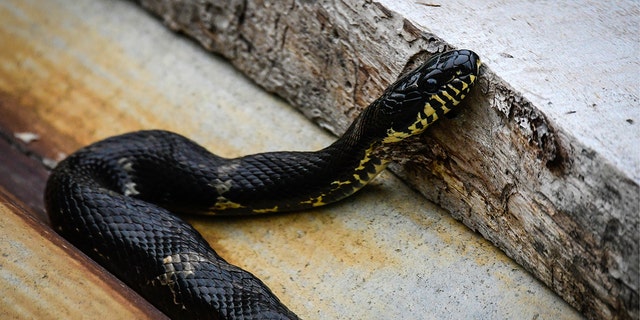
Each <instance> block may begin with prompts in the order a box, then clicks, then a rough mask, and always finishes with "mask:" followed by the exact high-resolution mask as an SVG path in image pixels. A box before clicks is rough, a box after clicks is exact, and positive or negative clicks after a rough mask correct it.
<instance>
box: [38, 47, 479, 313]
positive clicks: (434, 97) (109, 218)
mask: <svg viewBox="0 0 640 320" xmlns="http://www.w3.org/2000/svg"><path fill="white" fill-rule="evenodd" d="M479 67H480V61H479V58H478V56H477V55H476V54H475V53H473V52H471V51H468V50H458V51H450V52H446V53H443V54H439V55H436V56H434V57H433V58H431V59H430V60H429V61H427V62H426V63H424V64H423V65H421V66H420V67H419V68H417V69H416V70H414V71H412V72H410V73H408V74H406V75H405V76H404V77H402V78H401V79H399V80H398V81H396V82H395V83H393V84H392V85H391V86H389V88H387V89H386V91H384V93H383V94H382V96H381V97H380V98H378V99H377V100H375V101H374V102H373V103H371V105H369V107H367V108H366V109H364V110H363V111H362V113H361V114H360V115H359V116H358V118H357V119H356V120H355V121H354V122H353V123H352V124H351V126H350V127H349V129H348V130H347V131H346V133H345V134H344V135H343V136H342V137H341V138H339V139H338V140H337V141H336V142H335V143H333V144H331V145H330V146H328V147H326V148H324V149H322V150H319V151H315V152H269V153H261V154H255V155H249V156H244V157H240V158H235V159H225V158H222V157H219V156H216V155H214V154H212V153H210V152H208V151H207V150H205V149H204V148H203V147H201V146H199V145H197V144H196V143H195V142H193V141H191V140H189V139H187V138H185V137H183V136H180V135H178V134H175V133H171V132H167V131H159V130H155V131H138V132H133V133H128V134H124V135H120V136H116V137H112V138H108V139H106V140H103V141H100V142H97V143H94V144H92V145H90V146H87V147H85V148H82V149H80V150H79V151H77V152H75V153H74V154H72V155H71V156H69V157H68V158H66V159H65V160H64V161H62V162H61V163H60V164H59V165H58V166H57V167H56V168H55V169H54V170H53V172H52V174H51V176H50V178H49V180H48V181H47V187H46V191H45V202H46V207H47V212H48V213H49V216H50V218H51V224H52V226H53V227H54V229H55V230H56V231H57V232H58V233H60V234H61V235H62V236H63V237H65V238H66V239H68V240H69V241H70V242H71V243H72V244H74V245H75V246H76V247H78V248H79V249H80V250H82V251H83V252H85V253H86V254H87V255H89V256H90V257H91V258H92V259H94V260H96V261H97V262H98V263H100V264H101V265H103V266H104V267H105V268H106V269H108V270H109V271H110V272H112V273H113V274H115V275H116V276H117V277H118V278H120V279H121V280H123V281H124V282H125V283H127V284H128V285H129V286H130V287H132V288H133V289H134V290H136V291H137V292H139V293H140V294H141V295H142V296H143V297H145V298H146V299H147V300H149V301H150V302H151V303H153V304H154V305H155V306H156V307H158V308H159V309H160V310H162V311H163V312H165V313H166V314H167V315H169V316H170V317H172V318H179V319H187V318H193V319H196V318H202V319H295V318H297V316H296V315H295V314H294V313H293V312H291V311H290V310H289V309H288V308H287V307H285V306H284V305H282V304H281V303H280V301H279V300H278V298H276V297H275V295H274V294H273V293H271V291H270V290H269V289H268V288H267V287H266V286H265V285H264V284H263V283H262V282H261V281H260V280H259V279H257V278H256V277H254V276H253V275H252V274H250V273H249V272H247V271H244V270H242V269H240V268H238V267H236V266H233V265H230V264H228V263H227V262H226V261H224V260H223V259H222V258H221V257H219V256H218V255H217V254H216V253H215V252H214V251H213V249H211V247H210V246H209V244H208V243H207V242H206V241H205V240H204V239H203V238H202V236H201V235H200V234H199V233H198V232H197V231H196V230H195V229H194V228H193V227H191V226H190V225H189V224H187V223H186V222H184V221H183V220H182V219H181V218H179V217H177V216H176V215H174V214H172V212H176V213H200V214H225V215H235V214H252V213H254V214H255V213H267V212H276V211H278V212H281V211H292V210H302V209H305V208H310V207H315V206H320V205H324V204H327V203H331V202H335V201H338V200H340V199H342V198H344V197H347V196H349V195H351V194H353V193H354V192H356V191H357V190H358V189H360V188H362V187H363V186H364V185H365V184H367V183H368V182H369V181H370V180H371V179H372V178H373V177H375V176H376V175H377V174H378V173H379V172H380V171H381V170H383V169H384V167H385V165H386V163H387V162H388V159H387V158H386V157H385V151H386V149H387V148H388V146H390V145H391V144H394V143H396V142H398V141H400V140H402V139H404V138H406V137H409V136H412V135H416V134H419V133H421V132H423V131H424V129H425V128H426V127H427V126H428V125H429V124H431V123H432V122H434V121H436V120H437V119H438V118H439V117H441V116H443V115H444V114H445V113H447V112H448V111H449V110H450V109H452V108H453V107H454V106H455V105H457V104H458V103H459V102H460V101H461V100H462V99H463V98H464V97H465V95H466V94H467V93H468V92H469V90H470V88H471V87H472V85H473V84H474V82H475V79H476V77H477V75H478V70H479Z"/></svg>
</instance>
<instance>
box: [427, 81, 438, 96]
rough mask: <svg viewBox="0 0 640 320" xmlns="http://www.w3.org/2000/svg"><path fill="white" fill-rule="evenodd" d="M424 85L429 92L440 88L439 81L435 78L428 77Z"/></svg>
mask: <svg viewBox="0 0 640 320" xmlns="http://www.w3.org/2000/svg"><path fill="white" fill-rule="evenodd" d="M424 85H425V88H424V89H425V90H426V91H427V92H429V93H434V92H436V91H437V90H438V81H437V80H436V79H434V78H429V79H427V81H426V82H425V84H424Z"/></svg>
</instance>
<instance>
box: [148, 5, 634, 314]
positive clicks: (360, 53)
mask: <svg viewBox="0 0 640 320" xmlns="http://www.w3.org/2000/svg"><path fill="white" fill-rule="evenodd" d="M139 2H140V3H141V4H142V6H144V7H145V8H147V9H149V10H150V11H152V12H154V13H155V14H157V15H159V16H161V17H162V18H163V19H164V22H165V23H166V24H167V25H168V26H169V27H171V28H172V29H174V30H178V31H181V32H183V33H185V34H187V35H189V36H190V37H193V38H194V39H196V40H197V41H199V42H200V43H201V44H202V45H203V46H204V47H205V48H207V49H208V50H210V51H213V52H216V53H218V54H221V55H222V56H224V57H226V58H228V59H229V60H230V61H231V63H233V64H234V65H235V66H236V67H237V68H238V69H240V70H241V71H242V72H244V73H245V74H246V75H247V76H248V77H250V78H251V79H253V80H254V81H255V82H256V83H258V84H259V85H261V86H263V87H264V88H265V89H266V90H268V91H271V92H274V93H276V94H278V95H279V96H281V97H283V98H284V99H285V100H287V101H288V102H290V103H291V104H293V105H294V106H296V107H297V108H299V109H300V110H301V111H302V112H303V113H304V114H305V115H307V116H308V117H309V118H311V119H312V120H314V121H315V122H317V123H318V124H319V125H321V126H322V127H324V128H327V129H328V130H330V131H332V132H334V133H335V134H340V133H342V132H343V131H344V130H345V129H346V127H347V125H348V124H349V123H350V121H351V120H352V119H353V118H355V116H356V115H357V114H358V112H359V110H361V109H362V108H364V107H365V106H366V105H367V104H368V103H369V102H371V101H372V99H373V98H375V97H376V96H377V95H378V94H379V93H380V92H382V90H383V89H384V88H385V87H386V86H387V85H388V84H389V83H390V82H392V81H393V80H394V79H395V78H396V77H397V76H398V75H399V74H400V73H402V71H403V70H406V69H409V68H411V66H412V65H414V64H415V63H416V62H417V61H421V60H423V59H425V58H426V57H427V56H428V55H430V54H432V53H436V52H442V51H445V50H447V49H449V48H450V47H449V45H447V44H446V43H445V42H444V41H442V40H441V39H439V38H438V37H436V36H435V35H432V34H429V33H427V32H425V31H423V30H419V29H418V28H417V27H415V26H414V25H413V24H411V23H410V22H409V21H408V20H406V19H404V18H403V17H402V16H399V15H398V14H396V13H394V12H391V11H389V10H388V9H386V8H385V7H383V6H382V5H380V4H378V3H376V2H371V1H360V2H356V1H347V0H343V1H302V0H294V1H288V2H284V1H240V0H232V1H224V2H220V1H193V0H157V1H147V0H140V1H139ZM468 49H473V48H468ZM402 149H403V151H402V158H400V159H399V161H398V162H397V164H395V165H393V166H392V169H393V170H394V171H395V172H396V173H397V174H399V175H400V176H402V177H404V178H405V180H406V181H407V182H408V183H410V184H411V185H413V186H414V187H415V188H416V189H417V190H419V191H420V192H421V193H422V194H424V195H425V196H426V197H427V198H429V199H430V200H432V201H434V202H436V203H438V204H440V205H441V206H443V207H444V208H446V209H448V210H449V211H450V212H451V213H452V214H453V216H454V217H456V218H457V219H459V220H461V221H462V222H463V223H464V224H466V225H467V226H469V227H470V228H471V229H473V230H476V231H478V232H480V233H481V234H482V235H483V236H484V237H486V238H487V239H489V240H490V241H492V242H493V243H494V244H496V245H497V246H498V247H499V248H501V249H502V250H504V251H505V252H506V253H507V254H508V255H509V256H510V257H512V258H513V259H515V260H516V261H517V262H518V263H520V264H522V265H523V266H524V267H525V268H527V269H528V270H529V271H530V272H532V273H533V274H534V275H535V276H537V277H538V278H539V279H540V280H542V281H543V282H544V283H546V284H547V285H548V286H549V287H551V288H552V289H553V290H555V291H556V292H557V293H558V294H559V295H560V296H562V297H563V298H564V299H565V300H566V301H568V302H569V303H570V304H571V305H572V306H574V307H575V308H577V309H578V310H579V311H581V312H582V313H583V314H585V315H586V316H587V317H589V318H594V319H595V318H605V319H608V318H618V319H626V318H638V316H639V307H638V299H639V298H638V286H639V280H638V277H639V266H638V261H639V258H640V257H639V252H638V251H639V249H638V248H639V245H638V242H639V232H638V231H639V230H638V224H639V220H640V218H639V215H638V212H640V208H639V203H640V187H639V186H638V182H637V181H634V180H633V179H631V178H630V177H627V176H625V175H624V174H622V173H621V172H620V171H619V170H617V169H616V168H615V167H613V166H612V165H610V164H609V162H608V161H607V159H604V158H603V157H602V156H600V155H599V154H597V153H595V152H594V151H593V150H590V149H589V148H587V147H585V146H584V145H583V144H582V143H581V142H580V141H578V140H577V139H576V138H575V137H573V136H570V135H568V134H566V133H565V131H564V130H563V128H559V127H557V126H556V125H555V124H554V123H553V122H552V121H550V120H549V119H547V117H546V116H545V115H544V114H542V113H541V112H540V111H539V110H538V109H537V108H536V106H535V105H532V104H531V103H530V102H529V101H527V100H526V99H524V98H523V97H522V95H521V94H519V93H518V92H517V91H516V90H514V89H513V88H511V87H510V86H509V84H507V83H505V82H504V81H502V80H501V79H500V78H499V76H498V75H496V74H494V73H493V72H492V71H491V70H490V66H489V67H485V68H484V74H483V75H482V77H481V79H480V82H479V85H478V86H477V88H476V89H475V90H474V94H473V96H472V97H470V98H469V99H468V100H467V103H466V107H464V110H463V111H461V113H460V115H459V116H458V117H457V119H456V120H454V121H448V123H446V125H440V126H436V127H435V128H432V129H430V132H429V133H428V134H427V135H424V136H422V137H418V138H416V139H412V140H411V141H408V142H406V143H405V144H403V145H402Z"/></svg>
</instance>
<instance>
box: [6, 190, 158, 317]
mask: <svg viewBox="0 0 640 320" xmlns="http://www.w3.org/2000/svg"><path fill="white" fill-rule="evenodd" d="M0 229H1V230H2V232H1V233H0V290H2V292H3V295H2V297H1V298H0V317H2V318H3V319H45V318H51V317H55V318H64V319H86V318H93V317H94V316H97V315H103V316H106V317H108V318H110V319H166V317H165V316H164V315H163V314H162V313H161V312H159V311H158V310H157V309H156V308H154V307H153V306H151V305H150V304H149V303H147V302H146V301H145V300H144V299H142V298H141V297H140V296H139V295H138V294H137V293H135V292H133V291H132V290H131V289H129V288H127V287H125V286H124V285H123V284H122V283H121V282H120V281H118V280H117V279H115V278H114V277H113V276H111V275H110V274H108V273H107V272H106V271H105V270H104V269H102V268H101V267H99V266H98V265H97V264H95V263H94V262H92V261H91V260H89V258H87V257H86V256H84V255H82V254H78V252H77V251H75V250H73V249H70V248H71V247H70V245H69V244H68V243H66V242H65V241H64V240H62V239H61V238H60V237H58V236H57V235H56V234H55V233H53V232H52V231H51V229H50V228H49V227H48V226H46V225H44V224H43V223H42V222H41V221H40V220H37V219H34V218H33V216H31V214H30V213H27V212H26V211H25V210H24V209H23V205H22V204H20V203H19V201H16V200H15V199H14V198H13V196H11V195H10V194H9V193H7V191H6V190H4V189H3V188H2V187H0Z"/></svg>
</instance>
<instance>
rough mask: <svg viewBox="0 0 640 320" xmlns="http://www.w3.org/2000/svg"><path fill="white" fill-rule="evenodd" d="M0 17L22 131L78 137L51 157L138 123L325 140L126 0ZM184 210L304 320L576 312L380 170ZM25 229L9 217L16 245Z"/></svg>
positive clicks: (269, 142) (8, 88) (0, 8)
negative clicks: (295, 207) (321, 188)
mask: <svg viewBox="0 0 640 320" xmlns="http://www.w3.org/2000/svg"><path fill="white" fill-rule="evenodd" d="M0 17H2V18H3V24H2V26H1V27H0V37H1V38H2V39H0V40H2V41H0V43H3V47H4V48H3V50H1V51H0V92H2V94H3V95H6V96H9V97H11V98H12V99H15V100H17V101H19V102H20V107H22V108H26V109H22V110H21V111H20V112H24V113H28V114H34V115H35V116H33V118H34V119H37V121H40V122H41V123H39V122H36V123H33V124H32V127H26V128H24V131H29V132H35V133H39V132H38V131H39V130H42V128H44V127H48V128H53V131H55V132H60V135H61V136H63V137H69V139H71V140H72V142H70V143H69V144H67V145H62V144H61V145H62V147H60V150H57V151H56V150H53V151H52V153H51V154H56V153H57V152H62V153H68V152H71V151H72V147H79V146H80V145H83V144H86V143H89V142H91V141H94V140H97V139H99V138H104V137H106V136H109V135H113V134H116V133H120V132H124V131H129V130H135V129H142V128H164V129H170V130H174V131H178V132H180V133H182V134H185V135H187V136H189V137H191V138H193V139H195V140H197V141H199V142H200V143H202V144H203V145H205V146H206V147H208V148H209V149H210V150H213V151H215V152H216V153H219V154H220V155H224V156H237V155H242V154H248V153H254V152H260V151H268V150H293V149H295V150H301V149H302V150H311V149H317V148H320V147H322V146H324V145H326V144H328V143H330V142H331V141H332V140H333V139H334V138H333V137H331V136H329V135H328V134H326V133H325V132H324V131H322V130H320V129H319V128H317V127H315V126H313V125H312V124H311V123H310V122H309V121H308V120H307V119H306V118H304V117H303V116H302V115H300V114H298V113H297V112H295V111H294V110H293V109H292V108H290V107H289V106H287V105H286V104H284V103H282V102H281V101H280V100H278V99H276V98H274V97H272V96H271V95H268V94H266V93H264V92H263V91H261V90H260V89H259V88H257V87H255V86H254V85H253V84H252V83H251V81H250V80H248V79H246V78H244V77H243V76H242V75H240V74H239V73H238V72H236V71H235V70H234V69H233V68H231V67H230V66H229V65H228V64H227V63H226V62H225V61H223V60H221V59H218V58H216V57H215V56H212V55H210V54H207V53H206V52H204V51H203V50H201V49H200V48H199V47H198V46H197V45H195V44H193V43H192V42H190V41H188V40H186V39H183V38H181V37H179V36H177V35H175V34H172V33H170V32H168V31H167V29H166V28H164V27H163V26H162V25H160V23H159V22H158V21H157V20H155V19H153V18H152V17H150V16H149V15H148V14H146V13H144V12H143V11H142V10H141V9H139V8H138V7H136V6H135V5H133V4H131V3H129V2H126V1H89V0H82V1H71V0H55V1H47V2H42V1H35V0H27V1H25V0H22V1H19V0H16V1H13V0H11V1H6V2H3V3H2V4H0ZM41 137H42V138H41V139H42V140H44V141H43V142H44V143H46V140H48V139H58V138H56V137H55V135H52V136H48V135H42V133H41ZM54 151H55V152H54ZM60 156H62V155H60ZM192 221H193V222H194V225H195V226H196V227H197V228H198V229H199V230H200V231H201V232H202V233H203V234H204V236H205V237H206V238H207V239H208V240H209V241H210V243H211V244H212V246H213V247H214V248H215V249H216V250H218V251H219V253H220V254H221V255H222V256H224V257H225V258H227V259H228V260H230V261H231V262H233V263H236V264H238V265H240V266H242V267H244V268H247V269H248V270H250V271H251V272H253V273H255V274H256V275H257V276H258V277H260V278H261V279H263V280H264V281H265V282H266V283H267V284H268V285H269V286H270V287H271V288H272V289H273V290H274V292H275V293H276V294H277V295H278V296H279V297H280V298H281V300H283V302H285V303H286V304H287V305H288V306H290V308H291V309H292V310H294V311H295V312H296V313H298V314H299V315H300V316H301V317H303V318H306V319H329V318H336V319H337V318H339V319H393V318H404V319H469V318H474V319H508V318H512V319H513V318H519V319H577V318H580V316H579V315H578V314H577V313H576V312H575V311H574V310H573V309H572V308H571V307H569V306H568V305H567V304H566V303H564V302H563V301H562V300H561V299H560V298H558V297H557V296H556V295H555V294H554V293H552V292H551V291H550V290H548V289H547V288H546V287H544V286H543V285H542V284H540V283H539V282H538V281H537V280H535V279H534V278H533V277H531V276H530V275H529V274H528V273H527V272H525V271H524V270H523V269H522V268H521V267H519V266H518V265H516V264H515V263H514V262H513V261H511V260H510V259H508V258H507V257H506V256H505V255H504V254H503V253H501V252H500V251H499V250H497V249H495V248H494V247H493V246H492V245H491V244H490V243H489V242H487V241H486V240H484V239H482V238H481V237H480V236H478V235H477V234H475V233H473V232H471V231H469V230H468V229H467V228H466V227H464V226H463V225H462V224H460V223H459V222H457V221H455V220H453V219H452V218H451V217H450V216H449V215H448V214H447V213H446V212H443V211H442V210H440V209H438V208H437V207H435V206H434V205H433V204H431V203H429V202H427V201H426V200H424V198H423V197H422V196H420V195H419V194H417V193H415V192H414V191H412V190H410V189H409V188H408V187H406V186H405V185H403V184H402V183H401V182H400V181H399V180H398V179H396V178H395V177H394V176H392V175H391V174H388V173H383V174H382V175H381V177H379V178H378V179H376V181H375V182H374V183H373V184H372V185H371V186H369V187H367V188H365V189H363V190H362V192H361V193H360V194H359V195H357V196H355V197H353V198H350V199H348V200H346V201H343V202H341V203H339V204H337V205H333V206H330V207H327V208H322V209H318V210H312V211H308V212H300V213H296V214H287V215H277V216H271V217H260V218H255V219H254V218H251V219H210V218H202V219H192ZM21 228H24V227H21V226H16V227H15V228H14V227H7V228H4V229H6V230H7V232H8V235H9V236H10V237H11V239H15V241H18V242H19V241H21V240H20V238H19V237H18V234H19V233H22V232H24V231H23V230H21ZM23 245H36V246H37V245H38V243H37V242H31V241H29V242H27V241H25V243H23ZM0 246H2V251H3V252H9V253H10V254H14V253H15V254H18V253H19V252H20V250H22V249H20V248H19V246H12V247H8V246H7V243H6V242H3V243H0ZM12 250H18V252H16V251H12ZM40 254H42V255H44V253H40ZM0 259H2V260H0V261H1V262H0V263H1V264H3V265H6V264H11V263H12V261H7V260H5V258H4V257H0ZM43 261H45V260H43ZM67 267H68V268H75V267H74V266H73V265H69V266H67ZM58 268H59V267H58ZM4 272H6V270H5V268H3V269H0V274H2V273H4ZM29 277H31V275H30V274H29V273H25V274H23V279H22V280H21V281H23V282H28V281H30V279H29ZM4 279H5V277H1V276H0V281H6V280H4ZM85 281H92V280H91V279H90V277H88V276H87V279H86V280H85ZM16 283H20V280H18V281H16ZM43 285H44V286H50V285H54V284H52V283H43ZM57 289H59V290H72V289H71V288H64V287H62V288H57ZM8 294H11V293H8ZM34 299H47V298H46V297H42V296H35V293H34ZM56 303H60V304H61V305H64V304H66V303H74V302H73V301H60V302H56ZM0 307H2V308H11V307H12V305H11V304H3V305H2V306H0Z"/></svg>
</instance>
